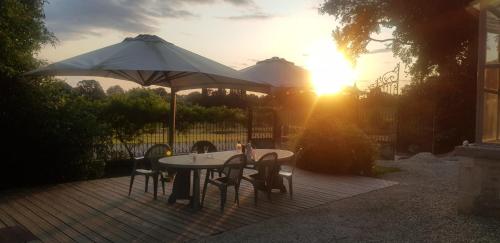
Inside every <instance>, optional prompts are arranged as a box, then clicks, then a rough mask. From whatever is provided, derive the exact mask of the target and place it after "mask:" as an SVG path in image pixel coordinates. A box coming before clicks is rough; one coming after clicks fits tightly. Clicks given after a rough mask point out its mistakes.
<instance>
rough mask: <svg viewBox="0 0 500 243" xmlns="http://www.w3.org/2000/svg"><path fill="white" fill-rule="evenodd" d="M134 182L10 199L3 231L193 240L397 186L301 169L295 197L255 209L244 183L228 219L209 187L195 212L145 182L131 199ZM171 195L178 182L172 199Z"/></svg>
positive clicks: (81, 238)
mask: <svg viewBox="0 0 500 243" xmlns="http://www.w3.org/2000/svg"><path fill="white" fill-rule="evenodd" d="M128 183H129V177H119V178H108V179H100V180H92V181H82V182H73V183H65V184H58V185H54V186H48V187H43V188H35V189H24V190H18V191H15V192H9V193H3V195H1V196H0V228H4V229H5V227H7V226H15V225H19V226H21V227H22V228H24V229H26V230H28V231H30V232H31V233H33V234H34V235H35V236H36V237H38V238H39V239H40V240H41V241H44V242H70V241H76V242H106V241H111V242H130V241H140V242H143V241H144V242H158V241H188V240H192V239H199V238H202V237H206V236H209V235H212V234H217V233H220V232H223V231H227V230H231V229H234V228H237V227H241V226H244V225H248V224H253V223H258V222H260V221H262V220H265V219H268V218H272V217H276V216H278V215H284V214H292V213H296V212H298V211H300V210H303V209H307V208H311V207H315V206H318V205H321V204H324V203H327V202H331V201H335V200H339V199H343V198H346V197H351V196H354V195H357V194H361V193H366V192H369V191H373V190H377V189H381V188H384V187H387V186H391V185H394V184H396V183H395V182H391V181H385V180H380V179H374V178H367V177H347V176H326V175H320V174H314V173H311V172H305V171H296V176H295V177H294V198H293V199H290V198H289V194H282V193H279V192H277V193H274V194H273V197H272V199H273V201H272V202H269V201H268V200H267V198H266V197H265V195H264V194H262V196H260V197H259V204H258V205H257V206H255V205H254V203H253V199H254V198H253V191H252V187H251V185H250V184H249V183H247V182H242V186H241V189H240V190H241V192H240V193H241V194H240V200H241V204H240V207H239V208H238V207H237V206H236V204H233V200H232V199H234V193H233V190H232V188H230V189H229V192H228V203H227V205H226V209H225V211H224V213H221V212H220V210H219V193H218V190H217V188H215V187H211V186H210V185H209V190H208V192H207V198H206V199H205V207H204V208H203V209H202V210H201V211H199V212H191V211H190V210H188V209H187V207H186V206H185V205H183V204H182V203H177V204H174V205H169V204H167V203H166V196H163V195H162V194H161V188H160V193H159V195H160V197H159V199H158V200H156V201H155V200H153V195H152V193H151V192H149V193H145V192H144V177H141V176H139V177H137V178H136V182H135V183H134V184H135V185H134V188H133V191H132V195H131V196H130V197H128V196H127V193H128ZM150 188H152V185H150ZM151 190H152V189H151ZM151 190H150V191H151ZM170 190H171V184H169V185H168V190H167V194H168V193H169V192H170ZM0 232H1V229H0ZM0 241H1V237H0Z"/></svg>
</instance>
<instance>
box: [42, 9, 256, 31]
mask: <svg viewBox="0 0 500 243" xmlns="http://www.w3.org/2000/svg"><path fill="white" fill-rule="evenodd" d="M217 2H226V3H229V4H232V5H235V6H239V7H246V8H251V9H255V8H256V5H255V3H254V2H253V1H252V0H52V1H50V2H49V3H47V5H46V6H45V9H44V10H45V15H46V23H47V26H48V28H49V29H50V30H51V31H52V32H54V33H55V34H56V36H57V37H58V38H59V39H74V38H82V37H85V36H89V35H90V36H95V35H100V34H101V33H102V32H103V30H118V31H123V32H126V33H131V34H137V33H149V32H154V31H156V30H157V26H158V24H159V22H158V21H159V19H160V18H185V19H187V18H195V17H198V15H197V14H195V13H193V12H191V11H189V10H187V9H189V7H190V6H192V5H193V4H214V3H217ZM254 17H258V16H254ZM261 17H263V16H261Z"/></svg>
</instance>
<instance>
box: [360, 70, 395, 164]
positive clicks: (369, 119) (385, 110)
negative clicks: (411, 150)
mask: <svg viewBox="0 0 500 243" xmlns="http://www.w3.org/2000/svg"><path fill="white" fill-rule="evenodd" d="M399 69H400V65H399V64H397V66H396V67H395V68H394V69H393V70H391V71H389V72H387V73H384V74H383V75H382V76H380V77H379V78H377V79H376V80H375V82H374V83H373V84H371V85H370V86H369V87H368V90H367V91H366V92H365V93H364V94H363V95H362V96H361V97H360V100H359V102H360V109H359V111H360V119H359V123H360V124H359V126H360V128H361V129H363V130H364V131H365V132H366V133H367V134H368V136H370V137H371V138H372V139H373V140H374V141H375V142H376V143H377V144H378V145H379V152H380V157H381V158H383V159H394V158H395V155H396V147H397V146H396V145H397V137H398V99H399Z"/></svg>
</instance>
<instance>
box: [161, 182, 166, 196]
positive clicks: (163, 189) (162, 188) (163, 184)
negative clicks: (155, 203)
mask: <svg viewBox="0 0 500 243" xmlns="http://www.w3.org/2000/svg"><path fill="white" fill-rule="evenodd" d="M161 190H162V191H163V195H165V181H164V179H162V180H161Z"/></svg>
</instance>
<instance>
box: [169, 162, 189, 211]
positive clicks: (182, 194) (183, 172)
mask: <svg viewBox="0 0 500 243" xmlns="http://www.w3.org/2000/svg"><path fill="white" fill-rule="evenodd" d="M190 182H191V170H190V169H177V173H176V175H175V179H174V185H173V186H172V194H170V197H169V198H168V202H169V203H175V201H176V200H177V199H189V190H190V184H191V183H190Z"/></svg>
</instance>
